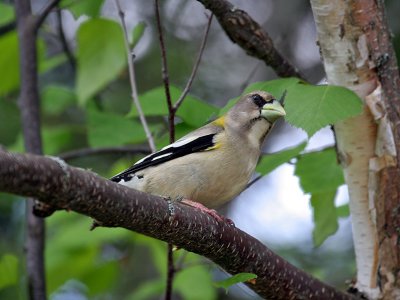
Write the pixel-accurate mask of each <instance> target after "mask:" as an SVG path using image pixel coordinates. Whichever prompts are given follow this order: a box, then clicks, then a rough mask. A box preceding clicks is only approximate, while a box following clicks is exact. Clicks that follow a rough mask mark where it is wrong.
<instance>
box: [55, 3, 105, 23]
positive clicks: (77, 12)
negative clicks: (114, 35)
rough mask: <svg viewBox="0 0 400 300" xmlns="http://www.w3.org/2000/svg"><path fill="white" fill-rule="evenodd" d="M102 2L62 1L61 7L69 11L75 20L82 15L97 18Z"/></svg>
mask: <svg viewBox="0 0 400 300" xmlns="http://www.w3.org/2000/svg"><path fill="white" fill-rule="evenodd" d="M103 2H104V0H63V1H61V4H60V5H61V7H62V8H67V9H69V10H70V11H71V13H72V14H73V15H74V17H75V18H76V19H78V18H79V17H80V16H82V15H86V16H89V17H92V18H94V17H98V16H99V14H100V9H101V6H102V5H103Z"/></svg>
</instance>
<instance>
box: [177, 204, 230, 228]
mask: <svg viewBox="0 0 400 300" xmlns="http://www.w3.org/2000/svg"><path fill="white" fill-rule="evenodd" d="M180 202H181V203H183V204H186V205H189V206H191V207H194V208H197V209H199V210H201V211H202V212H204V213H206V214H208V215H210V216H211V217H213V218H214V219H215V220H217V221H218V222H221V223H227V224H228V225H229V226H235V223H234V222H233V221H232V220H231V219H229V218H226V217H224V216H221V215H220V214H218V213H217V211H216V210H214V209H210V208H208V207H206V206H204V205H203V204H201V203H199V202H195V201H191V200H188V199H183V198H182V199H181V200H180Z"/></svg>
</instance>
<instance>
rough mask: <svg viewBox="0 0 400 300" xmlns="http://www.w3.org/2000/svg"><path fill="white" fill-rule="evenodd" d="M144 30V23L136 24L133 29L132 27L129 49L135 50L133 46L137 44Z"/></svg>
mask: <svg viewBox="0 0 400 300" xmlns="http://www.w3.org/2000/svg"><path fill="white" fill-rule="evenodd" d="M145 29H146V23H145V22H139V23H138V24H136V26H135V27H133V30H132V41H131V49H133V48H135V46H136V45H137V44H138V43H139V41H140V39H141V38H142V36H143V33H144V30H145Z"/></svg>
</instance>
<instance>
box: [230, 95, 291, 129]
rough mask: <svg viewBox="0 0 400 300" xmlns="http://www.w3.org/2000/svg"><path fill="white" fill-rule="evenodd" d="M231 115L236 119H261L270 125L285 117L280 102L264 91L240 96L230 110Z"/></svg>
mask: <svg viewBox="0 0 400 300" xmlns="http://www.w3.org/2000/svg"><path fill="white" fill-rule="evenodd" d="M231 113H232V114H233V115H234V118H236V119H248V120H259V119H260V118H261V119H265V120H267V121H268V122H269V123H270V124H272V123H274V122H275V121H276V120H277V119H279V118H280V117H283V116H285V115H286V112H285V110H284V108H283V106H282V104H281V103H280V101H279V100H277V99H275V98H274V96H272V95H271V94H269V93H267V92H264V91H254V92H251V93H249V94H246V95H244V96H242V97H241V98H240V99H239V101H238V102H237V103H236V105H235V106H234V107H233V108H232V109H231ZM243 121H244V120H243Z"/></svg>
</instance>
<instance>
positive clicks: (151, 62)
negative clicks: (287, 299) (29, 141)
mask: <svg viewBox="0 0 400 300" xmlns="http://www.w3.org/2000/svg"><path fill="white" fill-rule="evenodd" d="M33 2H34V3H33V4H34V5H33V8H34V10H37V9H39V8H40V7H41V6H42V5H43V4H44V3H45V1H33ZM232 2H233V3H234V4H235V5H237V6H238V7H240V8H242V9H244V10H245V11H247V12H248V13H249V14H250V15H251V16H252V17H253V18H254V19H255V20H256V21H258V22H259V23H260V24H262V26H263V27H264V28H265V29H266V31H267V32H268V33H269V34H270V35H271V36H272V38H273V40H274V42H275V45H276V47H277V48H278V49H279V50H280V51H281V52H282V53H283V54H284V55H285V56H286V57H287V58H288V59H289V61H291V62H292V63H293V64H294V65H296V66H297V67H298V68H299V69H300V70H301V72H302V73H303V74H304V76H305V77H306V78H307V79H308V80H309V81H310V82H311V83H318V82H319V81H320V80H322V79H323V76H324V74H323V68H322V65H321V62H320V57H319V53H318V48H317V46H316V42H315V29H314V24H313V19H312V13H311V10H310V7H309V3H308V1H305V0H299V1H295V2H293V1H277V0H274V1H273V0H269V1H261V0H252V1H243V0H242V1H239V0H237V1H232ZM386 5H387V11H388V17H389V22H390V25H391V28H392V30H393V34H394V43H395V46H396V51H400V39H399V38H398V37H397V33H398V32H399V31H400V22H399V21H398V18H396V17H395V16H396V12H397V11H399V9H400V7H399V6H400V3H399V2H398V1H395V0H392V1H386ZM62 7H63V8H64V9H63V10H62V11H61V16H62V21H63V30H64V31H65V34H66V38H67V41H68V45H69V47H70V48H71V51H72V52H73V55H74V57H75V59H76V60H75V63H76V65H73V64H71V61H69V60H68V58H67V56H66V55H65V52H64V51H63V46H62V43H61V42H60V37H59V31H58V24H57V22H58V20H57V15H56V14H55V13H53V14H51V15H50V16H49V18H48V21H47V22H46V24H45V25H44V26H43V27H42V30H41V32H40V39H39V41H38V49H39V66H40V71H41V76H40V88H41V90H40V91H41V97H42V125H43V127H42V128H43V130H42V135H43V143H44V150H45V153H46V154H48V155H59V154H61V153H65V152H66V151H69V150H73V149H80V148H87V147H105V146H118V145H130V144H134V145H141V144H145V136H144V132H143V130H142V129H141V126H140V123H139V122H138V119H137V114H136V112H135V110H134V109H133V108H132V104H131V99H130V96H129V95H130V86H129V78H128V72H127V69H126V61H125V59H126V58H125V52H124V48H123V40H122V35H121V30H120V27H119V21H118V17H117V11H116V8H115V5H114V1H100V0H82V1H75V0H64V1H62ZM123 7H124V10H125V13H126V21H127V24H128V28H129V32H132V36H134V37H136V38H137V39H138V40H137V45H136V47H135V56H136V58H135V66H136V74H137V86H138V89H139V94H140V99H141V102H142V104H143V106H144V111H145V113H146V115H147V116H148V118H149V120H150V121H151V129H152V131H153V132H154V133H155V136H156V142H157V147H158V148H160V147H162V146H163V145H165V144H167V142H168V134H167V126H166V119H165V115H166V112H167V109H166V104H165V100H164V93H163V88H162V86H161V84H162V83H161V72H160V69H161V68H160V66H161V60H160V50H159V46H158V40H157V34H156V27H155V18H154V9H153V5H152V3H151V4H150V2H148V1H125V2H124V1H123ZM161 13H162V20H163V27H164V34H165V38H166V44H167V54H168V63H169V71H170V80H171V83H172V85H173V88H172V94H173V99H175V100H176V99H177V98H178V96H179V94H180V91H181V89H182V88H183V86H184V85H185V83H186V80H187V78H188V76H189V74H190V72H191V68H192V65H193V63H194V60H195V57H196V55H197V51H198V48H199V44H200V40H201V36H202V35H203V32H204V29H205V25H206V22H207V18H206V17H205V15H204V13H205V10H204V8H203V6H202V5H201V4H200V3H198V2H196V1H184V0H166V1H161ZM14 18H15V17H14V10H13V4H12V2H11V1H6V0H3V1H2V2H0V26H3V25H5V24H8V23H9V22H12V21H13V20H14ZM138 24H139V25H138ZM140 24H144V26H143V25H140ZM135 28H136V29H135ZM141 30H143V33H142V35H140V31H141ZM139 37H140V39H139ZM0 49H1V52H0V70H2V72H1V74H0V77H1V78H0V144H1V145H4V146H6V147H7V148H8V149H11V150H14V151H22V150H23V148H22V136H21V130H20V116H19V111H18V104H17V98H18V87H19V69H18V68H19V61H18V43H17V36H16V31H15V30H14V31H9V32H7V33H3V34H1V35H0ZM275 78H276V76H275V75H274V73H273V71H272V70H271V69H270V68H268V67H266V66H265V65H264V63H263V62H260V61H259V60H257V59H255V58H252V57H249V56H247V55H246V54H245V53H244V51H243V50H242V49H241V48H239V47H238V46H237V45H235V44H232V42H231V41H230V40H229V39H228V38H227V36H226V35H225V33H224V32H223V31H222V30H221V28H220V26H219V24H218V23H217V22H216V21H215V20H214V21H213V24H212V27H211V31H210V34H209V36H208V41H207V46H206V50H205V52H204V55H203V60H202V62H201V64H200V68H199V72H198V74H197V76H196V79H195V81H194V84H193V87H192V89H191V93H190V96H188V98H187V99H186V100H185V102H184V105H183V106H182V108H181V109H180V110H179V112H178V117H179V120H180V122H179V124H178V125H177V135H178V137H179V136H182V135H183V134H185V133H186V132H188V131H190V130H193V129H194V128H196V127H199V126H201V125H203V124H204V123H205V122H207V121H208V120H210V119H211V118H213V117H215V116H217V115H218V114H219V108H220V107H223V106H224V105H225V104H226V103H227V102H228V100H230V99H232V98H234V97H236V96H237V95H239V94H240V93H242V91H243V90H244V89H245V88H246V87H247V86H248V85H249V84H250V83H252V82H256V81H266V80H271V79H275ZM277 96H278V95H277ZM306 138H307V136H306V134H305V133H304V132H303V131H301V130H299V129H295V128H294V127H291V126H290V125H287V124H284V123H283V122H281V123H279V124H278V125H277V127H276V128H275V130H274V132H273V134H272V136H270V137H269V141H270V142H269V143H267V145H266V147H265V152H274V151H278V150H281V149H282V148H286V147H289V146H296V145H299V144H300V143H301V142H302V141H304V140H305V139H306ZM332 143H333V138H332V135H331V132H330V130H329V129H324V130H322V131H320V132H318V133H317V134H316V135H314V137H313V138H312V139H311V140H310V142H309V144H308V146H307V150H310V151H311V150H313V149H314V150H315V149H321V148H324V147H325V146H327V145H332ZM303 148H304V145H303V146H298V147H297V148H295V150H291V151H290V152H289V153H286V156H285V159H283V161H287V160H289V159H290V158H292V157H295V156H297V155H298V153H299V152H300V151H302V150H303ZM310 155H311V157H309V156H310ZM312 155H313V154H307V155H303V156H301V157H300V158H299V159H298V160H297V165H296V169H295V167H294V166H293V165H290V164H289V165H288V164H286V165H283V166H281V167H279V168H278V169H276V170H275V171H273V172H272V173H270V174H269V175H268V176H267V177H265V178H263V179H262V180H260V181H259V182H258V183H257V184H255V185H254V186H252V188H251V189H250V190H248V191H246V192H245V193H243V194H242V195H241V196H240V197H238V199H236V200H235V201H233V202H232V203H231V204H229V205H228V206H226V207H224V208H223V209H222V211H223V213H224V214H226V215H228V216H229V217H231V218H232V219H233V220H234V221H235V223H236V225H237V226H238V227H239V228H242V229H244V230H245V231H246V232H248V233H250V234H252V235H255V236H256V237H257V238H259V239H261V240H262V241H264V242H265V243H266V244H267V245H268V246H270V247H271V248H272V249H274V250H275V251H276V252H277V253H279V254H280V255H282V256H284V257H285V258H286V259H288V260H289V261H291V262H292V263H294V264H295V265H297V266H299V267H300V268H302V269H305V270H307V271H309V272H311V273H313V274H314V275H315V276H317V277H319V278H321V279H322V280H324V281H327V282H329V283H331V284H333V285H336V286H339V287H343V286H344V285H345V280H351V277H352V276H353V274H354V268H355V267H354V261H353V260H354V258H353V252H352V241H351V232H350V231H351V227H350V221H349V218H348V217H347V216H348V211H347V206H346V204H345V203H346V194H345V188H343V187H342V188H341V189H340V191H341V192H340V193H339V196H338V197H337V198H336V205H335V204H334V203H333V201H332V200H333V199H334V198H335V194H336V188H337V186H340V185H341V184H342V181H340V178H341V175H340V174H338V175H337V176H336V177H335V178H339V179H338V180H337V182H335V185H336V186H335V187H334V188H332V186H330V185H329V186H328V188H327V189H325V190H323V191H321V190H318V189H319V188H320V187H321V183H320V182H318V184H315V186H313V185H312V184H311V185H310V184H309V182H310V181H311V183H312V182H315V180H317V179H315V178H311V179H310V178H309V177H310V176H308V175H309V174H315V172H314V169H313V166H312V164H310V161H311V162H316V164H317V165H318V164H323V163H324V164H325V165H326V163H325V162H327V163H328V164H329V163H330V162H332V160H334V155H333V152H332V151H330V150H329V149H328V150H326V151H323V152H321V153H318V154H317V156H318V158H317V157H316V156H315V155H314V156H312ZM139 158H140V156H133V155H116V154H108V155H93V156H88V157H80V158H77V159H73V160H70V161H68V163H71V164H73V165H76V166H80V167H83V168H90V169H92V170H93V171H94V172H96V173H99V174H101V175H103V176H105V177H109V176H111V175H112V174H115V173H116V172H117V171H119V170H121V169H123V168H125V167H127V166H129V165H130V164H131V163H132V162H133V161H135V160H137V159H139ZM275 159H276V160H278V161H280V160H279V159H278V158H276V157H275ZM276 160H274V161H276ZM292 161H293V160H292ZM261 163H262V164H264V165H265V167H264V168H263V167H262V166H263V165H261V166H260V167H259V168H258V171H260V172H264V173H265V172H266V170H265V168H267V167H266V166H270V165H271V161H268V160H267V158H266V161H262V162H261ZM333 168H334V166H333ZM294 169H295V170H294ZM293 173H296V175H298V176H300V178H301V179H300V182H299V180H298V179H297V177H294V176H293ZM302 174H303V175H304V174H305V175H304V176H303V177H302ZM317 177H318V176H317ZM319 177H321V176H319ZM307 180H309V181H308V183H307ZM299 184H300V185H299ZM300 186H301V187H302V189H300ZM282 190H285V191H288V190H290V191H291V193H287V192H286V193H285V192H283V191H282ZM303 191H304V193H303ZM329 193H330V194H329ZM327 194H328V195H329V196H328V197H327V196H326V195H327ZM310 195H312V197H311V198H312V199H311V205H310V204H309V203H310V202H309V199H310ZM326 197H327V198H328V200H325V201H324V199H325V198H326ZM0 198H1V201H0V233H1V234H0V298H4V299H11V298H12V299H25V298H26V289H25V286H26V282H25V280H26V278H25V275H24V274H25V272H24V246H23V240H24V211H25V210H24V201H23V200H22V199H19V198H18V199H16V198H17V197H15V196H12V195H6V194H0ZM321 203H322V205H321ZM332 211H335V213H334V214H332ZM296 218H298V219H297V221H296ZM338 219H339V221H338ZM313 222H315V229H313V227H314V225H313ZM90 224H91V221H90V220H89V219H88V218H85V217H82V216H79V215H77V214H74V213H65V212H58V213H56V214H55V215H54V216H52V217H51V218H49V219H48V220H47V225H48V226H47V238H48V239H47V248H46V259H47V267H46V272H47V279H48V291H49V293H50V295H51V298H52V299H71V298H72V299H108V298H116V299H120V298H121V299H158V298H159V296H160V295H161V294H162V292H163V290H164V282H165V271H166V246H165V245H164V244H163V243H161V242H159V241H156V240H153V239H150V238H147V237H144V236H141V235H138V234H133V233H131V232H128V231H125V230H122V229H103V228H98V229H96V230H95V231H93V232H89V230H88V229H89V227H90ZM337 228H339V230H338V232H337V233H336V234H335V235H333V236H331V237H329V238H328V239H327V240H326V242H324V244H323V245H322V246H320V247H315V245H320V244H321V243H322V242H323V241H324V240H325V238H326V237H327V236H328V235H330V234H332V233H334V232H336V229H337ZM313 230H314V236H313V233H312V231H313ZM313 237H314V238H313ZM175 255H176V257H177V260H178V264H179V265H180V266H182V270H181V271H180V272H178V275H177V278H176V280H175V283H174V287H175V292H176V294H177V295H179V297H181V298H183V299H235V298H237V299H243V298H245V297H251V298H253V297H254V295H253V294H252V293H251V292H250V291H248V290H247V289H246V288H245V287H244V286H240V285H239V286H235V287H232V288H230V289H229V293H228V294H226V293H225V291H224V290H223V289H221V288H216V287H215V284H214V282H215V281H217V280H221V279H224V278H226V277H227V275H226V274H225V273H224V272H222V271H220V270H219V269H218V268H217V267H215V266H214V265H212V264H211V263H210V262H208V261H206V260H205V259H203V258H201V257H199V256H197V255H195V254H191V253H190V254H187V253H185V252H184V251H183V250H180V251H177V252H176V253H175Z"/></svg>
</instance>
